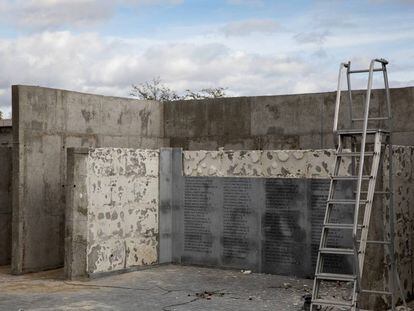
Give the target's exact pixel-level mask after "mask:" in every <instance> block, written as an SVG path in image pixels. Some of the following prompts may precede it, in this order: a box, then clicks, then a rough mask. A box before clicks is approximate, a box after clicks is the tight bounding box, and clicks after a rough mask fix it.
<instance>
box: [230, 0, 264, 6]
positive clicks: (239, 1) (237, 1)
mask: <svg viewBox="0 0 414 311" xmlns="http://www.w3.org/2000/svg"><path fill="white" fill-rule="evenodd" d="M227 3H229V4H234V5H263V4H264V1H263V0H227Z"/></svg>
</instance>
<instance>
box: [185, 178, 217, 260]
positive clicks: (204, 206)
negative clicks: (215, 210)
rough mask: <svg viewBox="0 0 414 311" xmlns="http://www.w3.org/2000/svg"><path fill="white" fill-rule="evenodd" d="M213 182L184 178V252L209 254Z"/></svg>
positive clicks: (211, 240) (211, 235)
mask: <svg viewBox="0 0 414 311" xmlns="http://www.w3.org/2000/svg"><path fill="white" fill-rule="evenodd" d="M212 185H213V181H212V180H211V179H208V178H198V177H193V178H186V179H185V183H184V251H190V252H201V253H211V252H212V243H213V233H212V232H211V225H212V219H211V211H212V206H211V202H210V198H211V196H212V195H214V190H215V189H214V187H213V186H212Z"/></svg>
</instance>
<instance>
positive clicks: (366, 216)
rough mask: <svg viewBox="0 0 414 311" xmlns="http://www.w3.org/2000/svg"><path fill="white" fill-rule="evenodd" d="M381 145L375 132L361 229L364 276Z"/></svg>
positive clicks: (379, 137) (360, 260) (360, 264)
mask: <svg viewBox="0 0 414 311" xmlns="http://www.w3.org/2000/svg"><path fill="white" fill-rule="evenodd" d="M381 145H382V135H381V134H380V133H376V134H375V144H374V157H373V158H372V167H371V176H372V177H371V179H370V181H369V184H368V189H367V203H366V205H365V211H364V220H363V224H362V226H363V227H362V230H361V238H360V244H359V267H360V274H361V277H362V274H363V269H364V259H365V252H366V245H367V240H368V232H369V226H370V220H371V211H372V205H373V199H374V192H375V187H376V182H377V176H378V171H379V166H380V156H381Z"/></svg>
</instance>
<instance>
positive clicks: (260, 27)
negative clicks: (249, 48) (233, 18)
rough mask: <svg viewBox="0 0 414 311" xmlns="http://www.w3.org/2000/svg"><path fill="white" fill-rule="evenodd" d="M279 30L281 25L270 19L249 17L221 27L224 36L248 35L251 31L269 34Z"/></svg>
mask: <svg viewBox="0 0 414 311" xmlns="http://www.w3.org/2000/svg"><path fill="white" fill-rule="evenodd" d="M281 30H282V27H281V25H280V24H279V23H278V22H277V21H275V20H272V19H250V20H244V21H238V22H232V23H229V24H227V25H225V26H224V27H222V28H221V31H222V32H223V33H224V34H225V35H226V36H248V35H251V34H253V33H265V34H271V33H275V32H279V31H281Z"/></svg>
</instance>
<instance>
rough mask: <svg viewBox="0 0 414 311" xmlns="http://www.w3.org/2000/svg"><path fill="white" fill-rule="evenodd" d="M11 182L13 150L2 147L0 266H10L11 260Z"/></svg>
mask: <svg viewBox="0 0 414 311" xmlns="http://www.w3.org/2000/svg"><path fill="white" fill-rule="evenodd" d="M11 182H12V152H11V148H9V147H0V266H1V265H6V264H10V259H11V229H12V228H11V218H12V202H11Z"/></svg>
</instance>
